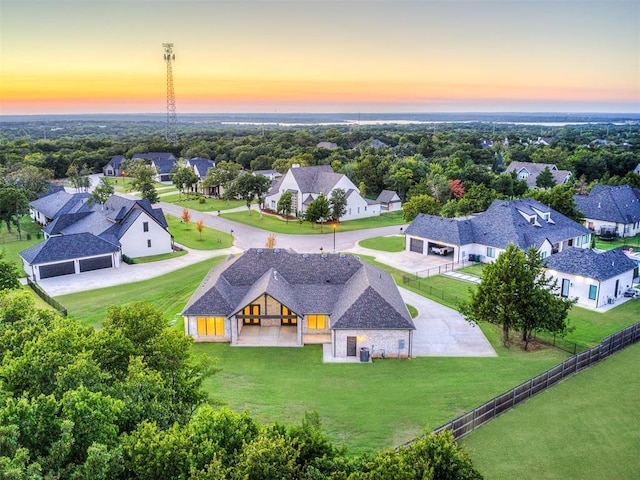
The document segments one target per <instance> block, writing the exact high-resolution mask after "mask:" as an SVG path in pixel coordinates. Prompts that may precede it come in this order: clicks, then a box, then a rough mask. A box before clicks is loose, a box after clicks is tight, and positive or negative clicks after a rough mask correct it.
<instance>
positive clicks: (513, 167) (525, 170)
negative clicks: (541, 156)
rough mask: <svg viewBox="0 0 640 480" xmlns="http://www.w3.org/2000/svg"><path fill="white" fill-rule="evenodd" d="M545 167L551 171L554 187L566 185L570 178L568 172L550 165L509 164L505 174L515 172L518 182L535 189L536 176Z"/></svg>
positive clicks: (530, 163)
mask: <svg viewBox="0 0 640 480" xmlns="http://www.w3.org/2000/svg"><path fill="white" fill-rule="evenodd" d="M547 167H549V170H551V175H552V176H553V180H554V181H555V182H556V185H560V184H562V183H566V182H567V181H568V180H569V178H571V172H570V171H569V170H558V167H556V166H555V165H554V164H550V163H532V162H511V163H510V164H509V166H508V167H507V170H506V171H505V173H509V174H510V173H511V172H515V173H516V177H517V179H518V180H526V181H527V186H528V187H529V188H536V179H537V178H538V175H540V174H541V173H542V171H543V170H544V169H545V168H547Z"/></svg>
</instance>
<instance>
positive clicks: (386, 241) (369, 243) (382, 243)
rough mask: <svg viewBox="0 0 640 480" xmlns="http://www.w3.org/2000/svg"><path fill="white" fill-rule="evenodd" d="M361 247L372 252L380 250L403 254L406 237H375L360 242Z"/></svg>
mask: <svg viewBox="0 0 640 480" xmlns="http://www.w3.org/2000/svg"><path fill="white" fill-rule="evenodd" d="M358 243H359V245H360V246H361V247H363V248H370V249H371V250H380V251H382V252H402V251H403V250H404V244H405V237H404V235H389V236H386V237H374V238H367V239H365V240H360V242H358Z"/></svg>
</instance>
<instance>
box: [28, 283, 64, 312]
mask: <svg viewBox="0 0 640 480" xmlns="http://www.w3.org/2000/svg"><path fill="white" fill-rule="evenodd" d="M27 284H28V285H29V286H30V287H31V289H32V290H33V291H34V292H36V294H37V295H38V296H39V297H40V298H41V299H42V300H44V301H45V302H47V303H48V304H49V305H51V306H52V307H53V308H55V309H56V310H57V311H58V312H60V313H61V314H62V315H64V316H65V317H66V316H67V309H66V308H65V307H64V306H63V305H62V304H61V303H60V302H59V301H57V300H56V299H54V298H52V297H50V296H49V295H48V294H47V292H45V291H44V290H43V289H42V287H41V286H40V285H38V284H37V283H36V282H34V281H33V280H31V279H30V278H29V277H27Z"/></svg>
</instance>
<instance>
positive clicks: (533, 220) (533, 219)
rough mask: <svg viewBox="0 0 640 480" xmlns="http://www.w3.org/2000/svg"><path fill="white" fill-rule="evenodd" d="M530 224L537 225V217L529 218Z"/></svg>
mask: <svg viewBox="0 0 640 480" xmlns="http://www.w3.org/2000/svg"><path fill="white" fill-rule="evenodd" d="M529 223H530V224H531V225H535V224H536V217H529Z"/></svg>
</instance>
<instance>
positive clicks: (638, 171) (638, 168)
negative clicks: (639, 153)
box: [633, 163, 640, 175]
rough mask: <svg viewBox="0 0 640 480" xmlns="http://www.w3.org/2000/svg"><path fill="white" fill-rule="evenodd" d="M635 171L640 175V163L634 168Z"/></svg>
mask: <svg viewBox="0 0 640 480" xmlns="http://www.w3.org/2000/svg"><path fill="white" fill-rule="evenodd" d="M633 173H635V174H636V175H640V163H639V164H638V165H636V168H634V169H633Z"/></svg>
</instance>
